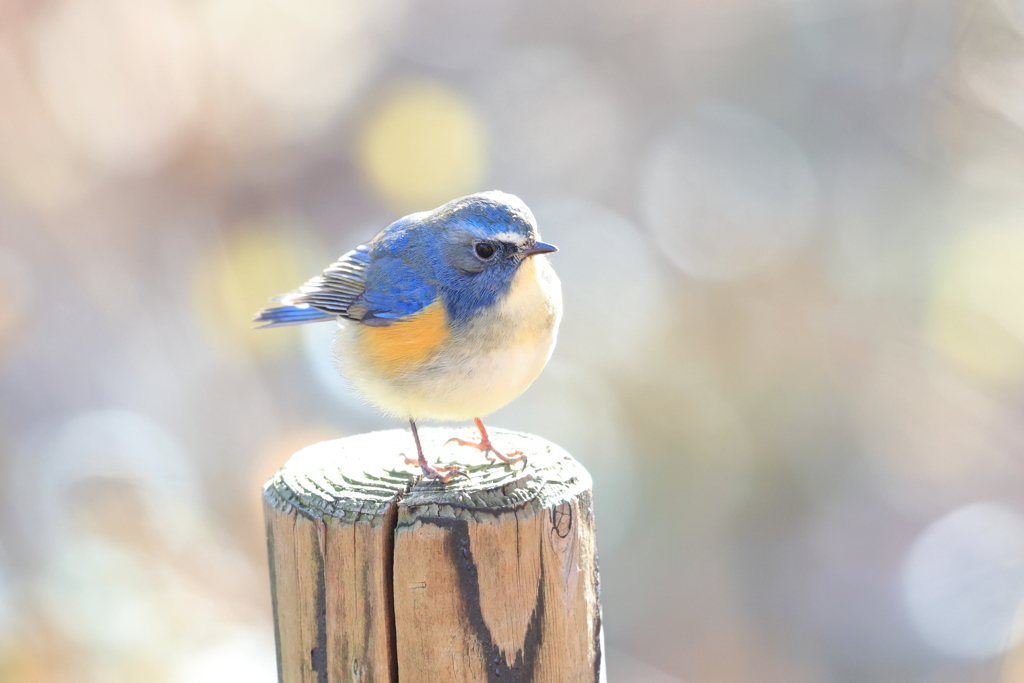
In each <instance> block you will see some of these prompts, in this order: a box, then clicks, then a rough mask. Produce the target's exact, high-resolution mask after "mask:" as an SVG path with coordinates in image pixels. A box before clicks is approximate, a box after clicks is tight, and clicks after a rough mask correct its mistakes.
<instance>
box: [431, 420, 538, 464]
mask: <svg viewBox="0 0 1024 683" xmlns="http://www.w3.org/2000/svg"><path fill="white" fill-rule="evenodd" d="M473 422H476V428H477V429H479V430H480V443H476V442H475V441H466V440H465V439H458V438H455V437H452V438H451V439H448V440H447V441H445V442H444V443H445V445H448V444H450V443H451V442H452V441H454V442H455V443H457V444H459V445H460V446H472V447H473V448H476V449H478V450H481V451H483V452H484V455H486V456H487V459H488V460H490V461H492V462H493V461H494V458H492V457H491V456H490V455H489V454H490V453H493V454H494V455H495V456H497V458H498V459H499V460H501V461H502V462H504V463H505V464H507V465H511V464H512V463H514V462H519V461H520V460H522V461H523V464H524V465H525V464H526V456H525V455H523V452H522V451H514V452H512V453H509V454H508V455H504V454H502V453H501V452H499V451H498V450H496V449H495V448H494V445H493V444H491V437H489V436H488V435H487V428H486V427H484V423H483V421H482V420H481V419H480V418H479V417H474V418H473Z"/></svg>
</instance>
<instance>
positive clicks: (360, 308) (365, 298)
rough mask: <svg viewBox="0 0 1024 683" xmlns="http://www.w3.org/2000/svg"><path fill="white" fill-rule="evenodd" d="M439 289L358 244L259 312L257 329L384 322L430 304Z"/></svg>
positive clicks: (395, 260)
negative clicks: (277, 303) (345, 320)
mask: <svg viewBox="0 0 1024 683" xmlns="http://www.w3.org/2000/svg"><path fill="white" fill-rule="evenodd" d="M436 296H437V291H436V290H435V289H434V287H432V286H431V285H429V284H428V283H427V282H426V281H425V280H424V279H423V278H422V277H421V276H420V275H419V273H417V272H416V270H415V269H413V268H411V267H410V266H408V265H407V264H406V263H405V262H403V261H402V260H401V259H400V258H398V257H396V256H391V255H390V254H386V253H385V254H382V255H379V256H378V255H376V254H372V253H371V248H370V247H369V246H367V245H362V246H359V247H357V248H355V249H353V250H352V251H350V252H348V253H347V254H345V255H344V256H342V257H341V258H340V259H338V260H337V261H336V262H334V263H333V264H331V266H330V267H329V268H327V270H325V271H324V272H323V273H322V274H321V275H318V276H316V277H315V278H313V279H312V280H310V281H309V282H307V283H306V284H304V285H303V286H302V287H300V288H299V289H298V290H297V291H295V292H292V293H291V294H287V295H285V296H282V297H280V301H281V303H283V304H284V305H283V306H278V307H275V308H268V309H264V310H262V311H260V312H259V313H258V314H257V316H256V318H255V319H254V320H255V322H258V323H264V324H263V325H260V327H283V326H285V325H300V324H302V323H308V322H317V321H321V320H331V319H334V318H336V317H342V318H348V319H349V320H354V321H356V322H361V323H363V324H364V325H373V326H384V325H390V324H391V323H392V322H394V321H396V320H399V319H401V318H404V317H406V316H410V315H412V314H414V313H416V312H418V311H419V310H420V309H422V308H424V307H426V306H428V305H430V304H431V303H432V302H433V301H434V299H435V298H436Z"/></svg>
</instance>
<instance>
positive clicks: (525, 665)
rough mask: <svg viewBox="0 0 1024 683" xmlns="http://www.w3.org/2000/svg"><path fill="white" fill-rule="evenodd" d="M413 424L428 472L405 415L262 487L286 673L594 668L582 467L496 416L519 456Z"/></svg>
mask: <svg viewBox="0 0 1024 683" xmlns="http://www.w3.org/2000/svg"><path fill="white" fill-rule="evenodd" d="M470 434H471V432H467V431H464V430H455V429H441V428H435V429H422V430H420V436H421V438H422V439H423V446H424V450H425V452H426V453H427V456H428V458H429V459H431V460H432V461H436V460H441V461H442V462H445V463H448V462H456V463H458V464H461V465H465V466H467V467H468V469H469V474H470V477H471V478H470V479H463V478H456V479H453V480H452V481H450V482H449V483H447V484H443V483H441V482H440V481H437V480H430V479H423V478H422V477H421V472H420V469H419V467H418V466H416V465H406V464H405V463H404V462H403V459H402V456H401V454H403V453H404V454H409V455H414V454H415V446H414V445H413V441H412V435H411V434H410V433H409V432H408V431H404V430H391V431H386V432H374V433H372V434H361V435H358V436H352V437H348V438H345V439H338V440H335V441H326V442H323V443H319V444H316V445H313V446H310V447H308V448H305V449H303V450H302V451H299V452H298V453H296V454H295V455H294V456H293V457H292V458H291V459H290V460H289V461H288V462H287V463H286V464H285V466H284V467H283V468H281V470H280V471H279V472H278V473H277V474H275V475H274V477H273V478H272V479H271V480H270V481H269V482H267V485H266V486H265V487H264V501H265V512H266V520H267V542H268V550H269V555H270V576H271V590H272V597H273V601H274V622H275V636H276V640H277V659H278V677H279V680H280V681H281V682H282V683H293V682H296V683H298V682H304V683H305V682H309V683H340V682H342V681H345V682H349V681H352V682H354V683H370V682H371V681H375V682H378V683H416V682H422V683H437V682H442V683H462V682H466V683H470V682H472V683H475V682H477V681H480V682H481V683H484V682H487V683H490V682H497V681H503V682H506V683H507V682H516V683H520V682H521V683H527V682H534V683H571V682H576V681H586V682H588V683H597V682H598V681H601V680H603V675H604V662H603V656H602V649H603V644H602V629H601V610H600V604H599V595H600V588H599V585H598V572H597V551H596V542H595V536H594V516H593V507H592V503H591V480H590V475H589V474H587V471H586V470H585V469H584V468H583V467H582V466H581V465H580V464H579V463H577V462H576V461H575V460H574V459H573V458H572V457H570V456H569V454H568V453H566V452H565V451H564V450H562V449H561V448H559V447H558V446H555V445H554V444H551V443H549V442H548V441H545V440H543V439H540V438H538V437H535V436H529V435H525V434H519V433H515V432H508V431H504V430H498V429H495V430H491V438H492V440H493V441H494V443H495V445H496V447H498V448H502V449H504V452H510V451H514V450H521V451H523V452H524V453H525V454H526V455H527V457H528V462H527V464H526V465H525V466H524V465H523V464H522V463H516V464H515V465H513V466H511V467H510V466H507V465H504V464H501V463H497V464H492V463H488V462H487V461H486V460H485V459H484V457H483V454H481V453H479V452H477V451H475V450H473V449H470V448H466V447H459V446H455V445H449V446H444V442H445V441H446V440H447V439H448V438H449V437H452V436H463V437H465V438H470Z"/></svg>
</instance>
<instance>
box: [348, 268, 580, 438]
mask: <svg viewBox="0 0 1024 683" xmlns="http://www.w3.org/2000/svg"><path fill="white" fill-rule="evenodd" d="M561 317H562V290H561V286H560V284H559V282H558V277H557V276H556V275H555V272H554V269H553V268H552V267H551V264H550V263H549V262H548V261H547V259H546V258H545V257H544V256H534V257H531V258H529V259H527V260H526V261H525V262H524V263H523V264H522V265H521V266H520V267H519V269H518V271H517V272H516V275H515V279H514V280H513V281H512V286H511V287H510V289H509V292H508V294H507V295H506V296H505V298H504V300H503V301H501V302H500V303H499V304H498V305H496V306H494V307H493V308H492V309H491V310H490V311H488V312H486V313H484V314H482V315H480V316H478V317H477V318H476V319H475V320H474V321H473V323H472V324H471V325H470V327H469V329H468V330H465V331H464V332H462V333H461V334H459V335H458V337H453V338H452V339H451V340H449V342H447V343H446V344H445V346H444V349H443V350H442V352H441V353H439V354H438V356H437V357H435V358H433V359H432V360H431V361H430V362H429V363H427V364H426V365H424V366H423V367H422V368H419V369H417V370H416V371H414V372H412V373H409V374H407V375H404V376H403V377H401V378H399V379H395V378H384V377H377V376H370V375H369V374H368V372H367V366H368V364H361V363H359V362H358V360H357V359H355V358H352V354H353V353H357V348H356V345H355V344H353V343H351V342H350V341H348V342H346V340H351V339H352V337H353V335H352V334H351V333H346V331H345V330H344V329H343V330H342V331H341V333H340V334H339V336H338V340H337V343H336V346H335V348H336V351H337V352H338V355H339V360H341V362H342V367H343V372H344V373H345V374H346V376H347V377H348V378H349V380H350V381H351V382H352V383H353V384H354V385H355V387H356V389H357V390H359V391H360V392H362V393H363V394H364V395H365V396H366V398H367V399H368V400H369V401H370V402H371V403H373V404H375V405H377V406H378V407H380V408H381V409H382V410H384V411H385V412H387V413H390V414H393V415H395V416H396V417H412V418H414V419H435V420H467V419H471V418H474V417H481V416H483V415H487V414H489V413H492V412H494V411H495V410H497V409H498V408H501V407H502V406H504V405H505V404H507V403H508V402H509V401H511V400H512V399H514V398H515V397H517V396H518V395H519V394H521V393H523V392H524V391H525V390H526V388H527V387H528V386H530V384H531V383H532V382H533V380H535V379H536V378H537V376H538V375H539V374H540V372H541V370H543V369H544V366H545V365H546V364H547V362H548V358H550V357H551V352H552V351H553V350H554V348H555V340H556V337H557V334H558V323H559V322H560V320H561Z"/></svg>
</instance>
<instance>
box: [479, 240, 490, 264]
mask: <svg viewBox="0 0 1024 683" xmlns="http://www.w3.org/2000/svg"><path fill="white" fill-rule="evenodd" d="M476 255H477V256H479V257H480V258H482V259H484V260H487V259H489V258H491V257H492V256H494V246H493V245H490V244H488V243H487V242H480V243H479V244H477V245H476Z"/></svg>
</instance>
